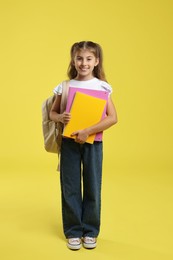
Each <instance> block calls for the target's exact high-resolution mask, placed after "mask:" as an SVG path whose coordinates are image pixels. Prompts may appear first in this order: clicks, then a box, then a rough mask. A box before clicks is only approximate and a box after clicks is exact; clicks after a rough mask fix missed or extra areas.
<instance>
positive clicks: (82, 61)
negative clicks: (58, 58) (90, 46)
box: [73, 49, 99, 80]
mask: <svg viewBox="0 0 173 260" xmlns="http://www.w3.org/2000/svg"><path fill="white" fill-rule="evenodd" d="M98 63H99V60H98V59H97V58H96V57H95V55H94V54H93V52H91V51H89V50H87V49H82V50H80V51H78V52H77V53H76V55H75V56H74V60H73V64H74V66H75V69H76V71H77V76H76V79H77V80H90V79H92V78H93V77H94V76H93V70H94V67H95V66H97V65H98Z"/></svg>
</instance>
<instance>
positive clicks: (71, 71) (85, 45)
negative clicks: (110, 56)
mask: <svg viewBox="0 0 173 260" xmlns="http://www.w3.org/2000/svg"><path fill="white" fill-rule="evenodd" d="M86 49H87V50H89V51H91V52H92V53H93V54H94V56H95V57H96V59H99V63H98V65H97V66H95V67H94V70H93V76H94V77H96V78H98V79H100V80H104V81H106V77H105V73H104V69H103V53H102V48H101V46H100V45H99V44H98V43H94V42H91V41H81V42H76V43H74V44H73V45H72V47H71V51H70V55H71V61H70V64H69V67H68V70H67V75H68V77H69V79H74V78H76V76H77V71H76V68H75V66H74V64H73V61H74V57H75V55H76V53H77V52H78V51H80V50H86Z"/></svg>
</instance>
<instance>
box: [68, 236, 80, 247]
mask: <svg viewBox="0 0 173 260" xmlns="http://www.w3.org/2000/svg"><path fill="white" fill-rule="evenodd" d="M67 247H68V248H69V249H72V250H78V249H80V248H81V239H80V238H78V237H74V238H69V239H68V241H67Z"/></svg>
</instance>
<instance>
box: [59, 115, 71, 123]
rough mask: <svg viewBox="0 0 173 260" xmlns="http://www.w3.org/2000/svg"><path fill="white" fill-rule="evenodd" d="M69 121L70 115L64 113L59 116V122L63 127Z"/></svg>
mask: <svg viewBox="0 0 173 260" xmlns="http://www.w3.org/2000/svg"><path fill="white" fill-rule="evenodd" d="M70 119H71V114H70V113H67V112H64V113H63V114H61V115H60V122H61V123H63V124H64V125H66V124H68V122H69V121H70Z"/></svg>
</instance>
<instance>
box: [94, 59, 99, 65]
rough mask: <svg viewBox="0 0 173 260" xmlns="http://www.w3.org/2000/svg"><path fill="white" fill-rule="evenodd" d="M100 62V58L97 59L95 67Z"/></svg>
mask: <svg viewBox="0 0 173 260" xmlns="http://www.w3.org/2000/svg"><path fill="white" fill-rule="evenodd" d="M98 64H99V58H97V59H96V62H95V67H96V66H97V65H98Z"/></svg>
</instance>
